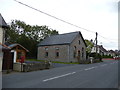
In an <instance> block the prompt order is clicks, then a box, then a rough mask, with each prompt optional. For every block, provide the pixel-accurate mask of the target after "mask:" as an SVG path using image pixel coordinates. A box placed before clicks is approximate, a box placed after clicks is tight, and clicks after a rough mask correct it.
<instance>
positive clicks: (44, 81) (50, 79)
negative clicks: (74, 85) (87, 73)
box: [43, 72, 76, 82]
mask: <svg viewBox="0 0 120 90" xmlns="http://www.w3.org/2000/svg"><path fill="white" fill-rule="evenodd" d="M74 73H76V72H72V73H67V74H64V75H60V76H56V77H53V78H49V79H45V80H43V82H46V81H49V80H53V79H57V78H60V77H65V76H68V75H71V74H74Z"/></svg>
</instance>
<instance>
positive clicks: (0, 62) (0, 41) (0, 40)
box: [0, 27, 3, 72]
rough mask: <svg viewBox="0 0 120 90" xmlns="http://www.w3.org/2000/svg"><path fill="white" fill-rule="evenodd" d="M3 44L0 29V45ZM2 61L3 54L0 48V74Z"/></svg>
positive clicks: (1, 30) (0, 30)
mask: <svg viewBox="0 0 120 90" xmlns="http://www.w3.org/2000/svg"><path fill="white" fill-rule="evenodd" d="M2 42H3V29H2V28H1V27H0V43H2ZM2 60H3V53H2V47H0V72H1V71H2Z"/></svg>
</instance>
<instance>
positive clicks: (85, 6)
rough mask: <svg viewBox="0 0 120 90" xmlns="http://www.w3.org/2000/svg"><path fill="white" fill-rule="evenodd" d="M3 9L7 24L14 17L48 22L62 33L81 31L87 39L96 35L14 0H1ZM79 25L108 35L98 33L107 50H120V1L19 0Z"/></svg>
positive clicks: (30, 21) (0, 3)
mask: <svg viewBox="0 0 120 90" xmlns="http://www.w3.org/2000/svg"><path fill="white" fill-rule="evenodd" d="M0 1H1V2H0V12H1V14H2V15H3V17H4V19H5V20H6V22H7V23H9V22H10V21H11V20H13V19H17V20H21V21H25V22H26V23H27V24H30V25H36V24H37V25H47V26H49V27H50V28H53V29H56V30H58V31H59V33H67V32H73V31H81V33H82V34H83V37H84V38H85V39H95V34H94V33H91V32H87V31H85V30H82V29H79V28H76V27H73V26H70V25H68V24H65V23H63V22H61V21H58V20H56V19H53V18H51V17H49V16H47V15H44V14H42V13H39V12H37V11H35V10H32V9H30V8H28V7H26V6H23V5H20V4H19V3H17V2H15V1H14V0H0ZM18 1H21V2H23V3H25V4H28V5H30V6H33V7H34V8H37V9H39V10H41V11H44V12H46V13H49V14H51V15H54V16H56V17H58V18H60V19H63V20H65V21H68V22H70V23H73V24H75V25H77V26H80V27H83V28H86V29H89V30H91V31H94V32H98V34H100V35H102V36H104V37H106V38H107V39H104V38H102V37H100V36H98V44H103V46H104V47H105V48H106V49H118V1H119V0H18Z"/></svg>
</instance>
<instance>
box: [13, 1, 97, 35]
mask: <svg viewBox="0 0 120 90" xmlns="http://www.w3.org/2000/svg"><path fill="white" fill-rule="evenodd" d="M14 1H16V2H18V3H20V4H22V5H24V6H27V7H29V8H31V9H33V10H36V11H38V12H41V13H43V14H45V15H47V16H50V17H52V18H54V19H57V20H59V21H62V22H64V23H67V24H69V25H72V26H75V27H77V28H80V29H83V30H86V31H88V32H92V33H95V32H94V31H91V30H88V29H85V28H83V27H80V26H77V25H75V24H72V23H70V22H67V21H65V20H63V19H60V18H57V17H55V16H53V15H51V14H48V13H46V12H43V11H41V10H39V9H36V8H34V7H32V6H29V5H27V4H24V3H22V2H19V1H17V0H14Z"/></svg>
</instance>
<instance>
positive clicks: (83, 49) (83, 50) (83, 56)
mask: <svg viewBox="0 0 120 90" xmlns="http://www.w3.org/2000/svg"><path fill="white" fill-rule="evenodd" d="M82 57H84V48H83V47H82Z"/></svg>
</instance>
